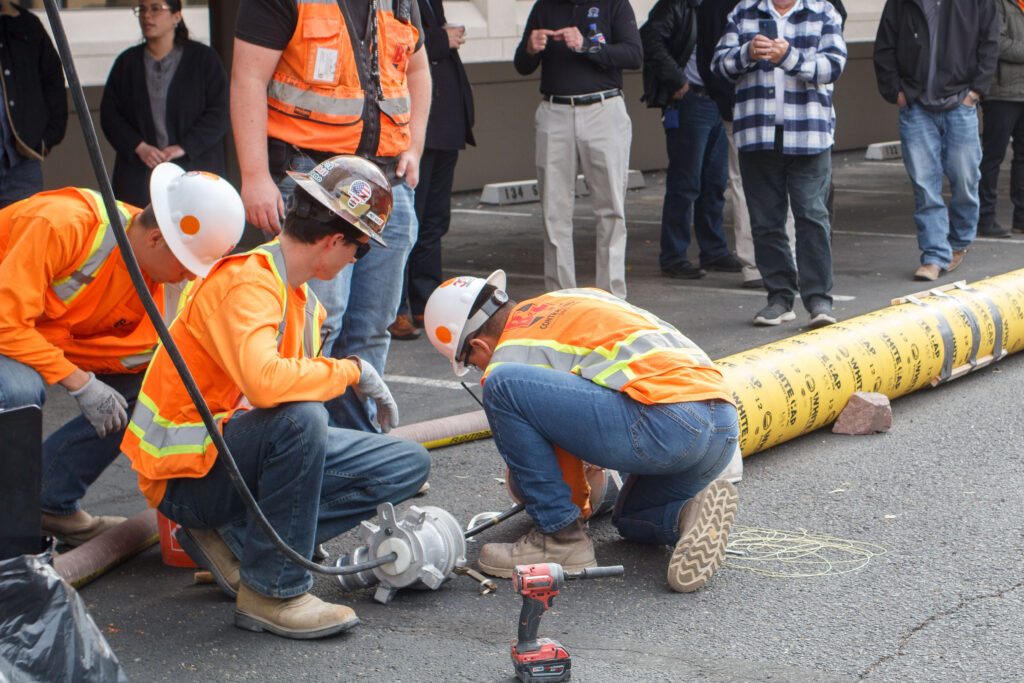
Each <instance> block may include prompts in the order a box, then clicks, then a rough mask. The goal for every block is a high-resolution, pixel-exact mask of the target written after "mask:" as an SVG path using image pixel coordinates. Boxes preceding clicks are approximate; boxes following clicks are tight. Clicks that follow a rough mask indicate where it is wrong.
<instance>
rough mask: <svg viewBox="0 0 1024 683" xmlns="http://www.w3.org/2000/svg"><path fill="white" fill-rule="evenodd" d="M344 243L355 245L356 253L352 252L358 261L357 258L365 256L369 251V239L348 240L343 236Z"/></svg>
mask: <svg viewBox="0 0 1024 683" xmlns="http://www.w3.org/2000/svg"><path fill="white" fill-rule="evenodd" d="M345 243H346V244H354V245H356V253H355V254H354V258H355V260H356V261H358V260H359V259H361V258H363V257H364V256H366V255H367V254H369V253H370V242H369V241H366V242H360V241H359V240H350V239H348V238H345Z"/></svg>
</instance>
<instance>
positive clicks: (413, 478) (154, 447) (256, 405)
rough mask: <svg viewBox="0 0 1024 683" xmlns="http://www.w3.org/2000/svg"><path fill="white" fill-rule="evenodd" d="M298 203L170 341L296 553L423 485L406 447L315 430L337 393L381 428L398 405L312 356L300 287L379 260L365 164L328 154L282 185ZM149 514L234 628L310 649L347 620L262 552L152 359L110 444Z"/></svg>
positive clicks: (376, 199)
mask: <svg viewBox="0 0 1024 683" xmlns="http://www.w3.org/2000/svg"><path fill="white" fill-rule="evenodd" d="M292 177H293V178H294V179H295V180H296V182H297V183H298V184H299V186H300V188H301V189H300V190H299V191H298V192H297V193H296V197H297V198H299V203H298V205H297V206H296V207H295V209H294V210H293V211H292V212H291V213H289V214H288V217H287V218H286V219H285V223H284V231H283V232H282V234H281V235H280V236H279V238H278V239H275V240H273V241H271V242H269V243H267V244H264V245H261V246H259V247H257V248H256V249H253V250H252V251H249V252H248V253H245V254H236V255H233V256H229V257H227V258H225V259H222V260H221V261H220V262H219V263H217V265H216V266H214V268H213V269H212V270H211V271H210V274H209V275H208V276H207V277H206V278H205V279H204V280H203V281H202V282H201V283H199V284H197V285H196V286H195V287H194V288H193V292H192V293H191V294H190V297H189V299H188V301H187V302H186V304H185V305H184V307H183V308H182V310H181V312H180V313H179V314H178V317H177V318H176V319H175V321H174V323H173V324H172V325H171V336H172V338H173V339H174V342H175V344H176V345H177V347H178V348H179V350H180V351H181V354H182V356H183V357H184V359H185V362H186V363H188V365H189V367H190V368H191V369H192V374H193V376H194V377H195V379H196V382H197V384H198V386H199V390H200V392H201V393H202V394H203V397H204V398H205V399H206V402H207V404H208V405H209V408H210V410H211V411H212V413H213V414H214V417H215V419H216V420H217V422H218V424H219V425H220V429H221V433H222V434H223V436H224V440H225V441H226V442H227V445H228V447H229V448H230V450H231V453H232V455H233V456H234V460H235V462H236V463H237V465H238V468H239V470H240V471H241V474H242V477H243V479H244V480H245V483H246V485H247V486H248V487H249V489H250V490H251V491H252V493H253V495H254V497H255V498H256V500H257V502H258V503H259V506H260V508H261V509H262V511H263V513H264V515H265V516H266V518H267V519H268V520H269V521H270V523H271V525H272V526H273V527H274V529H275V530H276V531H277V533H278V534H279V535H280V536H281V538H282V539H283V540H284V541H285V543H287V544H288V545H289V546H290V547H292V548H293V549H295V551H296V552H298V553H300V554H301V555H303V556H305V557H306V558H310V557H312V554H313V549H314V547H315V546H316V545H317V544H319V543H323V542H324V541H326V540H328V539H331V538H334V537H335V536H337V535H338V534H341V533H343V532H345V531H347V530H348V529H350V528H352V527H353V526H355V525H356V524H359V522H360V521H362V520H364V519H367V518H368V517H371V516H372V515H373V514H374V513H375V512H376V508H377V505H379V504H380V503H383V502H385V501H388V502H392V503H398V502H400V501H402V500H405V499H406V498H409V497H410V496H412V495H414V494H415V493H416V491H417V490H419V488H420V486H421V485H422V484H423V482H424V481H426V477H427V472H428V471H429V469H430V457H429V455H428V454H427V452H426V450H425V449H424V448H423V447H422V446H420V445H419V444H417V443H414V442H412V441H408V440H406V439H400V438H396V437H391V436H388V435H386V434H378V433H377V432H376V431H374V432H372V433H371V432H364V431H357V430H352V429H340V428H334V427H330V426H328V418H327V411H326V409H325V407H324V405H323V404H324V402H325V401H328V400H330V399H333V398H336V397H338V396H340V395H342V394H345V393H348V392H349V391H350V390H351V391H352V393H355V394H356V395H358V396H359V397H360V398H361V399H365V400H372V401H374V402H375V403H376V405H377V416H378V418H379V419H380V428H381V429H382V430H383V431H387V430H388V429H390V427H392V426H395V425H397V424H398V407H397V405H395V401H394V399H393V398H392V396H391V392H390V391H389V390H388V388H387V386H386V385H385V384H384V382H383V380H381V378H380V375H379V374H377V372H376V371H375V370H374V369H373V366H372V365H370V364H368V363H366V362H365V361H363V360H362V359H360V358H359V357H356V356H351V357H349V358H330V357H323V356H321V355H320V340H321V334H322V333H323V329H322V323H323V320H324V310H323V307H322V306H320V305H319V303H318V302H317V298H316V296H315V295H314V294H313V293H312V292H311V291H310V289H309V287H308V286H307V284H306V283H307V281H308V280H310V279H313V278H319V279H330V278H332V277H335V276H336V275H337V274H338V273H339V272H340V271H341V270H342V269H344V268H345V267H346V266H349V265H350V264H351V263H354V262H355V261H356V260H358V259H359V258H361V257H363V256H365V255H366V254H367V252H369V251H372V250H371V249H370V245H371V240H372V242H374V243H375V246H374V248H375V249H377V248H383V247H384V246H386V245H385V243H384V240H383V239H382V238H381V236H380V233H381V230H382V228H383V227H384V225H385V224H386V223H387V220H388V216H389V214H390V213H391V187H390V185H389V184H388V182H387V179H386V178H385V177H384V174H383V173H382V172H381V171H380V169H378V168H377V167H376V166H374V165H373V164H372V163H371V162H369V161H366V160H365V159H361V158H359V157H355V156H349V155H339V156H335V157H332V158H330V159H327V160H325V161H323V162H322V163H320V164H319V165H318V166H317V167H316V168H315V169H313V170H312V171H311V172H310V173H308V174H306V173H295V174H293V176H292ZM121 448H122V450H123V451H124V453H125V454H126V455H127V456H128V457H129V458H130V459H131V461H132V467H133V468H134V469H135V470H136V471H137V472H138V476H139V486H140V488H141V489H142V492H143V494H144V495H145V496H146V498H147V500H148V501H149V504H150V506H151V507H155V508H157V509H158V510H159V511H160V512H161V513H163V514H164V515H165V516H166V517H168V518H169V519H171V520H173V521H175V522H177V523H178V524H180V525H181V526H182V529H180V530H179V531H178V532H177V539H178V542H179V543H180V544H181V546H182V548H184V550H185V551H186V552H187V553H188V554H189V556H191V557H192V559H193V560H195V561H196V563H197V564H199V565H201V566H205V567H207V568H209V569H210V571H211V573H212V574H213V577H214V579H215V580H216V582H217V584H218V586H219V587H220V588H221V590H222V591H224V592H225V593H226V594H227V595H229V596H231V597H233V598H234V599H235V624H236V625H237V626H238V627H239V628H244V629H248V630H252V631H269V632H270V633H273V634H276V635H279V636H282V637H286V638H300V639H305V638H320V637H323V636H328V635H331V634H334V633H338V632H340V631H344V630H346V629H348V628H351V627H352V626H354V625H355V624H357V623H358V621H359V620H358V619H357V618H356V615H355V612H353V611H352V610H351V609H350V608H348V607H346V606H344V605H335V604H331V603H327V602H324V601H322V600H320V599H318V598H316V597H314V596H313V595H311V594H310V593H309V590H310V588H311V587H312V585H313V577H312V575H311V574H310V573H309V571H307V570H306V569H304V568H302V567H300V566H298V565H296V564H294V563H292V562H291V561H290V560H288V559H287V558H285V557H284V556H283V555H282V554H280V553H279V552H277V551H276V550H275V546H274V545H273V544H272V543H271V542H270V541H269V540H268V539H267V537H266V535H265V534H264V532H263V530H262V529H261V528H260V527H259V526H258V524H257V522H256V521H255V520H254V519H253V518H252V516H251V515H250V514H249V513H248V512H247V510H246V507H245V504H244V503H243V501H242V497H241V496H240V495H239V494H238V493H237V492H236V490H235V489H234V487H233V485H232V481H231V479H230V477H229V475H228V466H227V465H225V463H224V460H223V454H218V452H217V449H216V447H215V446H214V444H213V441H212V439H211V438H210V435H209V434H208V433H207V431H206V428H205V427H204V425H203V423H202V422H201V421H200V416H199V414H198V412H197V410H196V408H195V406H194V405H193V404H192V400H191V399H190V398H189V395H188V393H187V392H186V390H185V386H184V384H182V382H181V379H180V378H179V377H178V375H177V373H176V372H175V370H174V367H173V365H172V364H171V362H170V359H169V357H168V355H167V353H166V352H165V350H164V348H163V347H162V346H160V347H158V349H157V352H156V354H155V356H154V358H153V362H152V364H151V365H150V368H149V370H148V371H147V373H146V379H145V380H144V382H143V384H142V390H141V391H140V392H139V399H138V402H137V403H136V406H135V410H134V412H133V414H132V420H131V424H130V425H129V427H128V431H127V433H126V434H125V438H124V442H123V443H122V444H121Z"/></svg>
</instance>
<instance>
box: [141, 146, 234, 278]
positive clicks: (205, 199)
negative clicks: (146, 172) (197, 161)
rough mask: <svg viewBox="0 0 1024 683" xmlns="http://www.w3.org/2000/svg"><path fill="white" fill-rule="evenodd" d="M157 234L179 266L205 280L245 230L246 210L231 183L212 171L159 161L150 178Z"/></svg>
mask: <svg viewBox="0 0 1024 683" xmlns="http://www.w3.org/2000/svg"><path fill="white" fill-rule="evenodd" d="M149 194H150V197H151V201H152V203H153V213H154V214H155V215H156V222H157V224H158V225H159V226H160V233H161V234H162V235H163V238H164V241H165V242H167V246H168V247H170V249H171V253H173V254H174V256H175V257H176V258H177V259H178V260H179V261H181V265H183V266H185V267H186V268H188V269H189V270H190V271H192V272H193V273H195V274H196V275H198V276H199V277H206V275H207V274H208V273H209V272H210V268H212V267H213V264H214V263H216V262H217V260H218V259H219V258H221V257H222V256H226V255H227V254H228V252H230V251H231V250H232V249H234V248H235V245H236V244H238V240H239V239H241V237H242V230H243V229H244V228H245V207H244V206H243V205H242V198H241V197H240V196H239V195H238V191H237V190H235V188H233V187H232V186H231V183H229V182H228V181H226V180H224V179H223V178H221V177H220V176H219V175H216V174H215V173H209V172H207V171H187V172H186V171H185V169H183V168H181V167H180V166H178V165H177V164H172V163H170V162H164V163H162V164H160V165H158V166H157V167H156V168H154V169H153V173H152V175H150V177H149Z"/></svg>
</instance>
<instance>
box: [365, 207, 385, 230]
mask: <svg viewBox="0 0 1024 683" xmlns="http://www.w3.org/2000/svg"><path fill="white" fill-rule="evenodd" d="M366 217H367V218H369V219H370V220H371V221H373V222H374V223H375V224H376V225H377V227H380V228H383V227H384V219H383V218H381V217H380V216H378V215H377V214H375V213H374V212H373V211H367V212H366Z"/></svg>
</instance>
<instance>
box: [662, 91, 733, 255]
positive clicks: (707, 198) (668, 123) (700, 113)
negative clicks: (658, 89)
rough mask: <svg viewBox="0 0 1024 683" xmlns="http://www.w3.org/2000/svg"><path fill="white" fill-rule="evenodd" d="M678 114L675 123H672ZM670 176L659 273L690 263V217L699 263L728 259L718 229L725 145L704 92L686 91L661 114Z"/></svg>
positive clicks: (725, 166)
mask: <svg viewBox="0 0 1024 683" xmlns="http://www.w3.org/2000/svg"><path fill="white" fill-rule="evenodd" d="M673 113H675V116H678V125H675V126H674V127H672V126H673V123H675V122H674V121H673V119H674V118H675V116H673ZM665 114H666V117H665V146H666V148H667V149H668V173H667V174H666V176H665V202H664V204H663V205H662V209H661V256H660V264H661V269H662V270H672V269H674V268H678V267H680V266H681V265H683V263H684V262H686V261H687V260H688V259H687V257H686V251H687V249H689V248H690V219H691V217H692V219H693V232H694V234H695V235H696V236H697V246H698V247H699V248H700V262H701V264H708V263H711V262H712V261H715V260H717V259H719V258H722V257H723V256H728V255H729V244H728V243H727V242H726V241H725V234H724V232H723V231H722V207H724V206H725V187H726V184H727V183H728V182H729V141H728V140H727V139H726V137H725V124H724V123H723V122H722V115H721V114H720V113H719V111H718V106H717V105H715V103H714V102H713V101H712V100H711V98H710V97H708V96H707V95H706V94H704V93H703V92H700V93H697V92H694V91H692V90H690V91H687V93H686V94H685V95H683V98H682V99H681V100H676V101H675V103H674V104H673V105H671V106H670V107H669V108H668V109H666V110H665Z"/></svg>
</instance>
